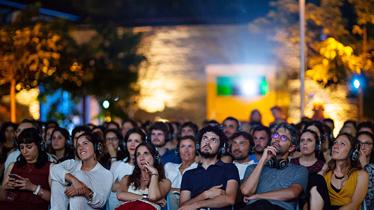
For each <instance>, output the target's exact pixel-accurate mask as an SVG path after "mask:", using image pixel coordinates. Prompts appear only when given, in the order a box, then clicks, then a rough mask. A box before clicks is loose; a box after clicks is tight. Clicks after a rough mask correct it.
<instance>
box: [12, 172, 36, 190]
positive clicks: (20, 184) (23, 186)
mask: <svg viewBox="0 0 374 210" xmlns="http://www.w3.org/2000/svg"><path fill="white" fill-rule="evenodd" d="M14 175H15V176H16V177H17V178H16V179H14V187H15V188H16V189H20V190H28V191H31V192H34V191H35V189H36V187H37V186H36V185H35V184H33V183H32V182H31V181H30V179H29V178H23V177H21V176H19V175H17V174H14Z"/></svg>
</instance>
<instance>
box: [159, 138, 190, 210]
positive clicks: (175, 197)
mask: <svg viewBox="0 0 374 210" xmlns="http://www.w3.org/2000/svg"><path fill="white" fill-rule="evenodd" d="M177 149H178V152H179V156H180V158H181V159H182V163H180V164H176V163H166V164H165V166H164V168H165V175H166V178H168V179H169V180H170V181H171V193H170V194H169V204H170V206H169V208H170V209H178V205H179V195H180V188H181V183H182V176H183V174H184V173H185V172H186V171H188V170H191V169H194V168H196V166H197V163H195V157H196V144H195V137H193V136H184V137H181V139H180V140H179V144H178V148H177Z"/></svg>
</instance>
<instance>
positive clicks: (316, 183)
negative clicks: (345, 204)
mask: <svg viewBox="0 0 374 210" xmlns="http://www.w3.org/2000/svg"><path fill="white" fill-rule="evenodd" d="M299 147H300V153H301V156H300V157H298V158H294V159H292V160H291V163H293V164H296V165H302V166H305V167H306V168H307V169H308V172H309V178H308V186H307V189H306V192H305V195H306V197H305V199H301V201H300V206H301V207H304V209H324V210H328V209H329V208H330V198H329V194H328V190H327V186H326V182H325V180H324V178H323V176H321V175H319V174H318V172H320V171H321V169H322V167H323V165H324V164H325V163H324V162H323V161H322V160H320V159H318V154H319V153H320V152H321V141H320V139H319V137H318V134H317V133H316V132H314V131H313V130H309V129H307V130H304V131H303V132H302V133H301V135H300V143H299Z"/></svg>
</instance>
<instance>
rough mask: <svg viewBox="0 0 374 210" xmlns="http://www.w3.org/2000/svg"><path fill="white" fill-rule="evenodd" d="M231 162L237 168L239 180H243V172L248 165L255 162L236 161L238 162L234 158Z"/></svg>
mask: <svg viewBox="0 0 374 210" xmlns="http://www.w3.org/2000/svg"><path fill="white" fill-rule="evenodd" d="M233 163H234V164H235V166H236V167H237V168H238V171H239V177H240V180H243V178H244V174H245V170H246V169H247V167H248V166H249V165H252V164H255V161H253V160H251V161H249V162H245V163H238V162H236V161H235V160H234V161H233Z"/></svg>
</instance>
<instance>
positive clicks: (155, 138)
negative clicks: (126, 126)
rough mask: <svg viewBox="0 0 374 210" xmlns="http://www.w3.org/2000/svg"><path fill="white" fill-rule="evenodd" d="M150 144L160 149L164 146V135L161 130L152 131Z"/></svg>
mask: <svg viewBox="0 0 374 210" xmlns="http://www.w3.org/2000/svg"><path fill="white" fill-rule="evenodd" d="M151 142H152V144H153V145H155V147H162V146H164V145H165V143H166V142H165V135H164V132H163V131H162V130H155V129H153V130H152V132H151Z"/></svg>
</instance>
